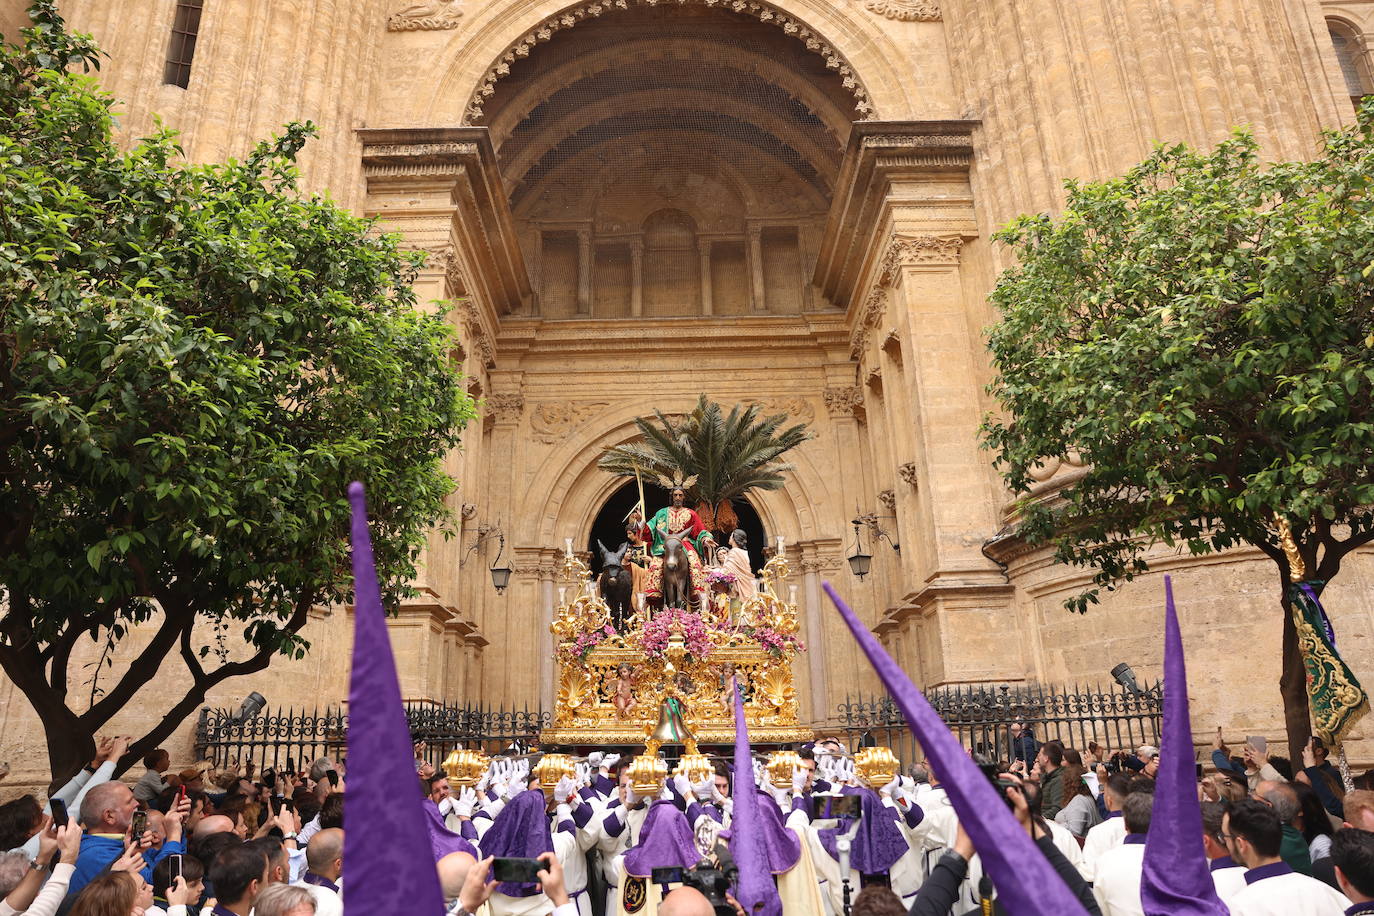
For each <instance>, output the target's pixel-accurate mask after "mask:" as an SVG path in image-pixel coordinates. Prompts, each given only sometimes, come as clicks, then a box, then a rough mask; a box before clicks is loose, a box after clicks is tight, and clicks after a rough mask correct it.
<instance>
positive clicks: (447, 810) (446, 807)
mask: <svg viewBox="0 0 1374 916" xmlns="http://www.w3.org/2000/svg"><path fill="white" fill-rule="evenodd" d="M454 801H455V800H454V798H453V796H451V795H450V796H449V797H448V798H446V799H444V800H443V801H441V802H439V816H440V817H448V816H449V815H450V814H452V813H453V805H454Z"/></svg>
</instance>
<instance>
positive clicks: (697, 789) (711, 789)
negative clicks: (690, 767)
mask: <svg viewBox="0 0 1374 916" xmlns="http://www.w3.org/2000/svg"><path fill="white" fill-rule="evenodd" d="M692 795H693V796H694V797H695V798H696V799H697V800H698V801H705V800H707V799H715V798H716V780H715V778H714V777H712V776H707V777H706V778H705V779H703V780H702V781H701V782H695V783H692Z"/></svg>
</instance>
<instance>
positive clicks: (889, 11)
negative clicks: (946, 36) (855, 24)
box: [864, 0, 940, 22]
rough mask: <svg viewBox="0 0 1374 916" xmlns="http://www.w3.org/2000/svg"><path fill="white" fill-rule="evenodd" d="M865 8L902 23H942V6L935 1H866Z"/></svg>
mask: <svg viewBox="0 0 1374 916" xmlns="http://www.w3.org/2000/svg"><path fill="white" fill-rule="evenodd" d="M864 8H865V9H867V10H868V11H869V12H872V13H877V14H878V15H879V16H882V17H884V18H887V19H897V20H900V21H902V22H939V21H940V5H939V4H938V3H936V2H934V0H864Z"/></svg>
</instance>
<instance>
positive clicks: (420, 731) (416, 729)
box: [196, 702, 549, 770]
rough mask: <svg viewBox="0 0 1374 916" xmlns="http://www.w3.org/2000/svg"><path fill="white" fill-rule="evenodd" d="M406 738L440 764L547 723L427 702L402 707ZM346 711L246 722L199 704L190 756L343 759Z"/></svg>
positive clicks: (528, 741)
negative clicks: (406, 722) (450, 756)
mask: <svg viewBox="0 0 1374 916" xmlns="http://www.w3.org/2000/svg"><path fill="white" fill-rule="evenodd" d="M406 718H407V719H408V720H409V722H410V732H411V735H412V736H413V737H414V738H415V740H417V741H424V742H425V744H426V750H425V758H426V759H427V760H429V761H430V762H431V763H433V764H434V765H435V766H438V765H439V763H440V762H441V761H442V760H443V759H444V758H445V757H446V756H448V754H449V752H450V751H452V750H453V749H455V748H456V747H458V746H459V745H461V746H463V747H466V748H478V747H480V748H482V749H483V750H485V751H487V752H488V753H498V752H500V751H503V750H505V749H507V748H509V747H511V746H515V747H517V748H519V749H520V750H524V749H525V748H526V747H528V746H530V745H533V744H535V743H536V742H537V741H538V740H539V732H540V730H541V729H543V728H544V727H546V726H547V725H548V724H549V714H548V713H546V712H542V711H540V710H538V709H529V708H524V709H506V708H505V707H495V708H493V707H490V706H477V705H475V706H459V705H456V704H441V703H430V702H410V703H407V704H406ZM347 737H348V714H347V713H346V712H344V711H343V709H342V708H341V707H333V706H331V707H326V708H325V709H323V710H320V709H319V708H316V709H314V710H309V709H304V708H302V709H296V708H294V707H288V708H286V709H282V708H278V709H277V710H276V711H275V712H264V713H262V714H260V715H257V716H253V717H251V718H248V719H239V717H238V716H237V715H236V714H235V713H234V712H233V711H231V710H228V709H210V708H209V707H205V708H202V709H201V711H200V720H199V722H198V723H197V725H196V753H197V756H198V757H200V758H201V759H205V760H209V761H210V762H211V763H213V764H215V765H216V766H224V765H225V764H227V763H229V762H230V761H231V760H236V761H238V763H239V764H240V765H242V764H244V763H248V762H252V763H253V764H254V765H255V766H256V767H257V768H259V769H261V768H263V767H272V768H273V769H277V770H283V769H286V768H287V767H289V766H295V767H297V768H300V769H304V768H305V767H307V766H309V764H310V762H311V761H313V760H315V759H317V758H320V757H334V758H338V757H342V756H344V753H345V748H346V743H347Z"/></svg>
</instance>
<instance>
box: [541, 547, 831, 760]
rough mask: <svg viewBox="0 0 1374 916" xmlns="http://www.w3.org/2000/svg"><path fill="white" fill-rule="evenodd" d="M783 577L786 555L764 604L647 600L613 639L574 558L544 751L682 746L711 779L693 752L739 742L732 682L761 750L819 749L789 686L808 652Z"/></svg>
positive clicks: (583, 568)
mask: <svg viewBox="0 0 1374 916" xmlns="http://www.w3.org/2000/svg"><path fill="white" fill-rule="evenodd" d="M788 572H789V570H788V565H787V559H786V557H785V556H783V555H782V554H781V553H779V554H777V555H775V556H774V557H773V558H772V559H770V560H769V561H768V563H767V564H766V565H765V566H764V568H763V572H762V582H761V588H760V589H759V592H758V594H757V595H755V596H754V597H752V598H749V599H747V600H744V601H739V600H732V599H731V598H730V597H729V596H728V595H727V594H723V593H719V592H721V591H723V590H722V589H719V588H717V589H716V591H717V592H718V593H716V594H706V593H703V594H701V595H700V598H701V600H700V602H699V604H698V606H697V608H696V609H692V608H661V609H651V608H649V607H648V606H647V604H646V602H645V601H643V600H642V599H641V600H640V602H639V608H638V609H637V610H636V611H635V612H634V614H633V616H632V617H631V619H630V621H629V622H628V624H627V625H624V626H623V627H622V629H623V630H624V632H617V631H616V630H615V629H614V628H613V627H612V625H611V614H610V609H609V607H608V606H607V604H606V602H605V601H603V600H602V598H601V597H600V596H599V595H598V594H597V593H596V589H595V588H594V585H593V582H592V575H591V569H590V567H589V566H588V565H587V563H586V562H584V561H583V560H582V559H581V558H580V557H578V556H576V555H574V554H573V553H572V552H571V551H569V552H568V553H567V555H566V556H565V557H564V560H563V565H562V569H561V579H562V582H563V583H564V585H563V587H562V588H561V589H560V599H559V607H558V611H557V613H556V615H555V616H554V619H553V624H552V626H551V629H552V631H553V634H554V638H555V644H556V650H555V654H556V664H557V667H558V696H557V699H556V701H555V705H554V711H553V721H552V722H551V724H550V726H549V727H548V728H546V729H545V730H544V731H543V733H542V734H541V735H540V741H541V743H543V744H545V745H552V744H563V745H581V746H587V745H603V746H604V745H612V746H634V745H644V746H645V755H644V756H645V758H654V757H656V756H657V754H658V751H659V749H660V748H661V747H662V746H664V745H681V746H682V747H683V748H684V749H685V752H686V755H687V757H689V758H699V760H687V759H684V763H685V764H686V765H687V768H688V769H691V768H692V766H693V763H695V764H696V766H698V767H700V766H705V767H706V769H707V770H709V765H708V764H706V763H705V757H703V756H701V754H700V752H699V750H698V745H700V744H730V743H732V742H733V741H734V737H735V727H734V711H733V706H732V703H733V700H732V697H733V690H734V683H735V682H738V684H739V686H740V691H741V693H742V694H743V695H744V698H745V703H744V709H745V716H746V719H747V722H748V725H749V734H750V736H751V738H752V739H753V740H754V741H755V742H756V743H759V744H782V743H791V742H802V741H810V740H812V738H813V733H812V731H811V729H809V728H804V727H803V726H802V725H801V722H800V719H799V711H798V706H797V691H796V687H795V685H794V681H793V671H792V662H793V659H794V657H795V656H796V654H797V653H798V652H799V651H801V650H802V649H803V645H802V642H801V640H800V639H799V637H798V633H799V630H800V624H799V622H798V615H797V606H796V604H795V602H794V601H793V600H791V599H790V596H789V598H788V599H784V598H783V594H784V590H785V589H786V580H787V575H788ZM618 698H619V702H617V699H618ZM627 700H628V702H627ZM639 764H640V765H647V764H648V761H647V759H646V760H643V761H641V762H639ZM644 775H645V776H646V777H649V778H652V774H648V773H646V774H644ZM660 778H661V777H660Z"/></svg>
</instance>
